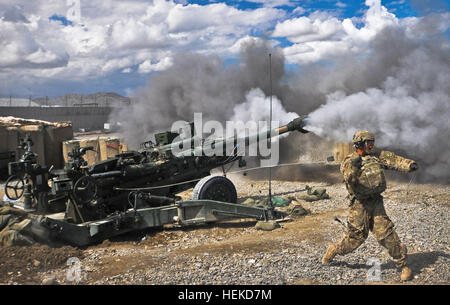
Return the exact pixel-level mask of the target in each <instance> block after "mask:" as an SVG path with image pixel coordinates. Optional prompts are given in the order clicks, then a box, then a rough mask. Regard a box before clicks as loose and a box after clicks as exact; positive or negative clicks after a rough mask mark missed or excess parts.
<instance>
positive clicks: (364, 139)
mask: <svg viewBox="0 0 450 305" xmlns="http://www.w3.org/2000/svg"><path fill="white" fill-rule="evenodd" d="M374 143H375V137H374V136H373V134H371V133H370V132H368V131H366V130H360V131H357V132H356V133H355V135H354V136H353V144H354V146H355V148H356V151H355V152H353V153H352V154H350V155H348V156H347V157H346V158H345V159H344V161H343V162H342V164H341V169H340V170H341V173H342V174H343V176H344V181H345V185H346V188H347V191H348V193H349V199H350V211H349V217H348V220H347V227H348V230H347V232H346V234H345V236H344V237H343V238H342V240H341V241H340V242H339V243H337V244H335V245H330V246H329V247H328V249H327V252H326V253H325V255H324V256H323V258H322V263H323V264H327V263H329V262H330V261H331V260H332V259H333V258H334V257H335V256H336V255H345V254H348V253H350V252H353V251H354V250H355V249H356V248H358V247H359V246H360V245H361V244H362V243H363V242H364V241H365V240H366V238H367V236H368V234H369V231H372V233H373V235H374V236H375V238H376V240H377V241H378V243H380V244H381V245H382V246H383V247H385V248H387V249H388V252H389V255H390V256H391V257H392V259H393V261H394V263H395V265H396V266H397V267H399V268H402V272H401V276H400V278H401V280H402V281H408V280H410V279H411V278H412V271H411V268H409V267H408V265H407V258H406V257H407V256H406V253H407V252H406V246H405V245H403V244H402V243H401V242H400V239H399V237H398V235H397V233H396V232H395V230H394V224H393V223H392V221H391V220H390V219H389V217H388V216H387V215H386V211H385V210H384V205H383V197H382V196H381V193H382V192H383V191H384V190H385V189H386V179H385V176H384V172H383V169H391V170H397V171H402V172H411V171H415V170H417V168H418V165H417V163H416V162H414V161H413V160H409V159H405V158H403V157H400V156H397V155H395V154H394V153H392V152H390V151H381V152H379V153H375V152H374V151H373V148H374Z"/></svg>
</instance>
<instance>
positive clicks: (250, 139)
mask: <svg viewBox="0 0 450 305" xmlns="http://www.w3.org/2000/svg"><path fill="white" fill-rule="evenodd" d="M306 123H307V117H306V116H300V117H298V118H296V119H294V120H292V121H291V122H289V123H288V124H286V125H283V126H281V127H278V128H274V129H272V130H266V131H262V132H259V133H255V134H252V135H249V136H245V137H238V136H236V135H235V136H234V137H229V138H226V139H215V140H212V141H200V142H197V143H201V144H200V145H197V146H195V147H194V145H193V146H190V144H191V143H192V144H194V143H195V139H197V138H196V137H192V138H190V139H186V140H184V141H183V144H184V143H189V144H188V148H187V149H181V151H179V153H178V154H175V155H179V156H192V155H195V156H201V155H204V154H205V152H208V153H209V155H211V151H213V150H215V149H216V148H217V147H221V148H223V150H224V151H225V149H226V148H227V147H228V148H229V147H231V148H233V147H238V146H239V145H245V146H249V145H250V144H254V143H258V142H260V141H261V140H267V139H269V138H272V137H276V136H279V135H281V134H284V133H287V132H291V131H295V130H297V131H300V132H301V133H307V132H308V131H307V130H305V129H304V127H305V126H306ZM179 143H181V142H176V143H173V144H174V145H179ZM173 147H175V146H173ZM178 147H179V146H178ZM183 147H185V146H183ZM191 147H192V148H191ZM219 151H220V149H219ZM228 153H230V152H228ZM225 155H228V154H225Z"/></svg>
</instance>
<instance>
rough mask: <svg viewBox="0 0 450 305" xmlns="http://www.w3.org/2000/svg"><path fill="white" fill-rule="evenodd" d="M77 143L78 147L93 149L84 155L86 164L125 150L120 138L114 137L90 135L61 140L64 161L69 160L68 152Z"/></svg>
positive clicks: (125, 147)
mask: <svg viewBox="0 0 450 305" xmlns="http://www.w3.org/2000/svg"><path fill="white" fill-rule="evenodd" d="M76 143H78V144H79V145H80V147H86V146H92V147H94V151H88V152H87V153H86V155H84V159H85V160H86V161H87V163H88V165H91V164H93V163H95V162H98V161H103V160H106V159H108V158H113V157H115V156H116V155H117V154H119V153H122V152H125V151H127V146H126V144H125V143H123V142H122V139H120V138H115V137H104V136H98V137H91V138H88V139H79V140H71V141H66V142H63V144H62V145H63V148H62V150H63V155H64V161H65V162H67V161H68V160H69V156H68V152H70V151H72V149H73V147H74V146H75V144H76Z"/></svg>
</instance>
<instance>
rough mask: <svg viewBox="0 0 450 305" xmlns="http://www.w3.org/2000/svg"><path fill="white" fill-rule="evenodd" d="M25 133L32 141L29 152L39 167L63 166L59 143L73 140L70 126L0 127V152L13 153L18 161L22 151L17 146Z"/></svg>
mask: <svg viewBox="0 0 450 305" xmlns="http://www.w3.org/2000/svg"><path fill="white" fill-rule="evenodd" d="M27 133H29V134H30V136H31V140H32V141H33V146H32V147H31V151H32V152H34V153H36V154H37V155H38V158H37V161H38V163H39V164H40V165H42V166H48V167H50V166H51V165H53V166H54V167H55V168H62V167H63V166H64V162H63V155H62V149H61V143H62V142H63V141H66V140H69V139H72V138H73V131H72V126H64V127H55V126H49V125H48V126H45V125H22V126H14V127H6V126H0V152H8V151H15V152H16V160H19V159H20V157H21V156H22V155H23V153H24V150H22V149H20V148H18V145H19V143H20V139H21V138H24V137H25V135H26V134H27Z"/></svg>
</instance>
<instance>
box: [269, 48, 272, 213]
mask: <svg viewBox="0 0 450 305" xmlns="http://www.w3.org/2000/svg"><path fill="white" fill-rule="evenodd" d="M269 82H270V115H269V130H270V131H272V54H271V53H269ZM269 150H270V154H272V135H271V134H270V135H269ZM268 205H269V208H270V209H272V208H273V206H272V166H271V164H269V204H268Z"/></svg>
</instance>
